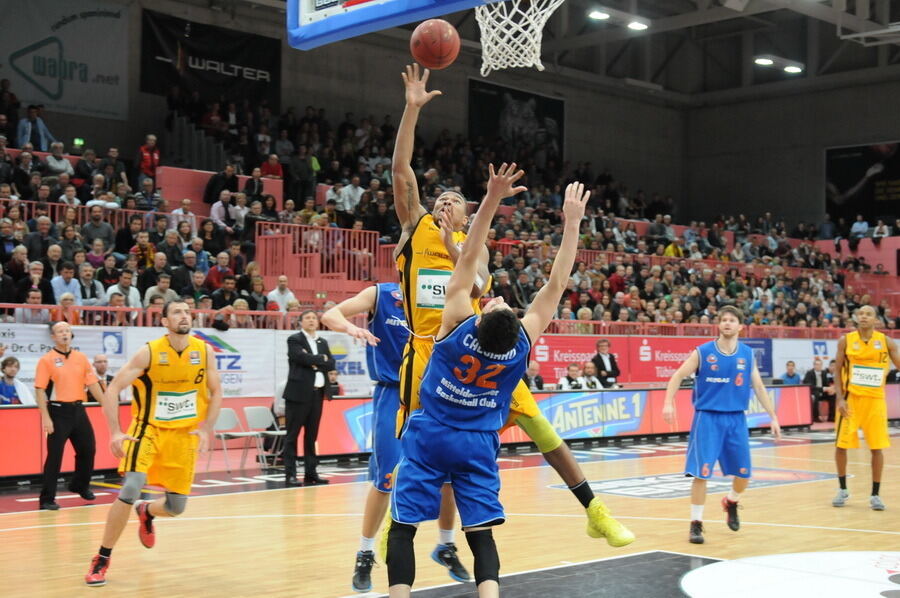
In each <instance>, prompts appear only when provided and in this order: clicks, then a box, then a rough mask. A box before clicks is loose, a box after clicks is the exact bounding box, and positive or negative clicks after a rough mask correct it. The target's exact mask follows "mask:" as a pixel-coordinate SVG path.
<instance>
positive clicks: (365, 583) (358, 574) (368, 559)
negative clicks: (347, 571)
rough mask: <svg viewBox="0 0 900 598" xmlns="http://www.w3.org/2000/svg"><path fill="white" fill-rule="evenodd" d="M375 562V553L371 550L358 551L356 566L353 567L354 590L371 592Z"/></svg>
mask: <svg viewBox="0 0 900 598" xmlns="http://www.w3.org/2000/svg"><path fill="white" fill-rule="evenodd" d="M374 564H375V553H374V552H372V551H371V550H360V551H359V552H357V553H356V566H355V567H354V568H353V591H354V592H370V591H371V590H372V565H374Z"/></svg>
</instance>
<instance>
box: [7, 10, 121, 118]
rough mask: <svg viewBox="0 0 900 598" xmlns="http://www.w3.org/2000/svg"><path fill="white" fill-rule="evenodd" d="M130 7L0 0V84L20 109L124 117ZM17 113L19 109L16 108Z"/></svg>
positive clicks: (98, 116) (50, 112)
mask: <svg viewBox="0 0 900 598" xmlns="http://www.w3.org/2000/svg"><path fill="white" fill-rule="evenodd" d="M128 12H129V8H128V7H127V6H125V5H123V4H112V3H109V2H103V1H100V0H71V1H69V2H59V1H58V0H30V1H29V2H18V1H15V0H0V15H3V17H2V19H3V35H0V79H9V80H10V84H11V85H10V88H11V90H12V91H14V92H15V94H16V95H17V96H18V98H19V100H20V101H21V102H22V104H23V108H24V107H25V106H27V105H29V104H43V105H44V107H45V108H46V110H47V112H48V113H49V114H50V115H51V118H50V121H51V122H50V123H49V124H48V126H49V128H50V131H51V132H52V131H53V126H52V122H53V119H52V114H53V113H54V112H62V113H66V114H78V115H82V116H93V117H96V118H109V119H115V120H126V119H127V118H128V49H129V47H130V45H129V38H128V28H129V19H128ZM22 115H23V116H24V110H23V111H22Z"/></svg>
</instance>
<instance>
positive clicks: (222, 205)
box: [200, 191, 234, 236]
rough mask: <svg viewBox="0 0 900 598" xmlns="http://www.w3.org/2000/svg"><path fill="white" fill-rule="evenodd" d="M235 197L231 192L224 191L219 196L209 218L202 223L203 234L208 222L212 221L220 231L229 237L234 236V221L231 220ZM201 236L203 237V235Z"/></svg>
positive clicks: (210, 210)
mask: <svg viewBox="0 0 900 598" xmlns="http://www.w3.org/2000/svg"><path fill="white" fill-rule="evenodd" d="M233 195H234V194H233V193H232V192H231V191H222V192H221V193H220V194H219V199H218V201H216V203H214V204H213V205H212V207H211V208H210V209H209V218H208V219H206V220H204V221H203V222H201V223H200V231H201V233H202V232H203V231H204V230H205V229H206V222H207V220H212V222H213V223H215V225H216V226H217V227H218V228H219V230H220V231H223V232H224V233H227V234H229V235H232V234H234V229H233V228H232V225H233V224H234V221H233V220H232V218H231V207H232V206H233V205H234V201H233V197H232V196H233ZM201 236H203V235H202V234H201Z"/></svg>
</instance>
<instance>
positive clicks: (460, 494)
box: [391, 410, 506, 528]
mask: <svg viewBox="0 0 900 598" xmlns="http://www.w3.org/2000/svg"><path fill="white" fill-rule="evenodd" d="M400 442H401V445H402V450H401V456H400V464H399V466H398V467H397V474H396V476H395V477H394V492H393V494H392V495H391V517H393V519H394V521H399V522H400V523H407V524H410V525H414V524H417V523H421V522H422V521H429V520H432V519H437V518H438V515H439V514H440V510H441V486H442V485H443V484H444V483H445V482H448V481H449V482H450V483H451V484H453V492H454V495H455V497H456V508H457V509H458V510H459V518H460V521H461V522H462V526H463V527H464V528H467V527H478V526H489V525H499V524H501V523H503V522H504V521H505V520H506V515H505V514H504V513H503V506H502V505H501V504H500V497H499V494H500V473H499V468H498V467H497V455H498V452H499V450H500V436H499V435H498V434H497V432H496V431H491V432H475V431H469V430H459V429H456V428H451V427H449V426H445V425H443V424H441V423H440V422H438V421H436V420H434V419H432V418H431V417H430V416H428V415H426V414H425V412H424V411H422V410H418V411H415V412H413V414H412V415H411V416H410V417H409V419H408V420H407V426H406V430H405V431H404V433H403V436H402V438H401V440H400Z"/></svg>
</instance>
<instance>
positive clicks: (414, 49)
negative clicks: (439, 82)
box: [409, 19, 459, 70]
mask: <svg viewBox="0 0 900 598" xmlns="http://www.w3.org/2000/svg"><path fill="white" fill-rule="evenodd" d="M409 51H410V52H411V53H412V55H413V58H415V59H416V62H418V63H419V64H421V65H422V66H424V67H426V68H430V69H435V70H440V69H445V68H447V67H448V66H450V65H451V64H453V61H454V60H456V57H457V56H458V55H459V33H458V32H457V31H456V28H455V27H454V26H453V25H451V24H450V23H448V22H447V21H445V20H443V19H428V20H427V21H424V22H422V23H421V24H420V25H419V26H418V27H416V30H415V31H413V34H412V37H411V38H409Z"/></svg>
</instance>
